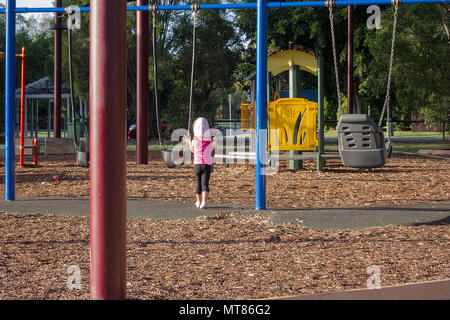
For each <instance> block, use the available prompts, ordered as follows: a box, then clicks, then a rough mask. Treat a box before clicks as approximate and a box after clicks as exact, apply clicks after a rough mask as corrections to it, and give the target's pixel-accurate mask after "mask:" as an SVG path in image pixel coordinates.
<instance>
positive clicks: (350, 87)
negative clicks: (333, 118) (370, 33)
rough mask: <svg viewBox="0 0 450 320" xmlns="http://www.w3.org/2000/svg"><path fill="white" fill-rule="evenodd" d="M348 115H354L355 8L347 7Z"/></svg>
mask: <svg viewBox="0 0 450 320" xmlns="http://www.w3.org/2000/svg"><path fill="white" fill-rule="evenodd" d="M347 11H348V12H347V13H348V22H347V29H348V30H347V31H348V32H347V37H348V41H347V45H348V47H347V113H348V114H351V113H353V6H347Z"/></svg>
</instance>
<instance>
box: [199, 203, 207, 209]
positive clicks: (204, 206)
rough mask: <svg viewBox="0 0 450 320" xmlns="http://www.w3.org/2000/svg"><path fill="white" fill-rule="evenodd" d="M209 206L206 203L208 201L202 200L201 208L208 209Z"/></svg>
mask: <svg viewBox="0 0 450 320" xmlns="http://www.w3.org/2000/svg"><path fill="white" fill-rule="evenodd" d="M207 208H208V206H207V205H206V202H202V204H201V205H200V209H207Z"/></svg>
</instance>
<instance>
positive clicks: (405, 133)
mask: <svg viewBox="0 0 450 320" xmlns="http://www.w3.org/2000/svg"><path fill="white" fill-rule="evenodd" d="M325 137H326V138H337V131H336V130H327V131H325ZM394 137H398V138H442V132H411V131H394ZM446 137H447V135H446Z"/></svg>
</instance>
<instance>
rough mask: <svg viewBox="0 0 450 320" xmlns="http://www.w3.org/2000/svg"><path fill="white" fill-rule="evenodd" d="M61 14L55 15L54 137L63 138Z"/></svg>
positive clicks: (59, 5) (59, 0) (58, 0)
mask: <svg viewBox="0 0 450 320" xmlns="http://www.w3.org/2000/svg"><path fill="white" fill-rule="evenodd" d="M55 7H62V0H56V1H55ZM61 18H62V14H61V13H55V26H56V29H55V49H54V55H55V56H54V80H53V86H54V91H53V100H54V105H53V130H54V132H53V136H54V137H55V138H61V37H62V34H61V33H62V29H61V28H60V26H61Z"/></svg>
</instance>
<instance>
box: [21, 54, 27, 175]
mask: <svg viewBox="0 0 450 320" xmlns="http://www.w3.org/2000/svg"><path fill="white" fill-rule="evenodd" d="M20 56H21V57H22V76H21V81H20V83H21V84H20V87H21V93H20V152H19V165H20V166H21V167H23V165H24V151H25V149H24V148H25V97H26V92H25V89H26V83H25V72H26V57H27V56H26V49H25V47H22V54H21V55H20Z"/></svg>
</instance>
